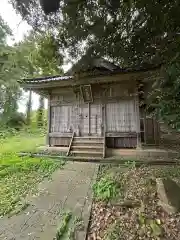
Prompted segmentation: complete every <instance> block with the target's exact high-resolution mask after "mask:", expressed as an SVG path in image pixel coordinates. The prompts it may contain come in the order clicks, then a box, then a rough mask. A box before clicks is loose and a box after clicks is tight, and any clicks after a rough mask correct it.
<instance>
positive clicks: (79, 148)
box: [71, 145, 103, 153]
mask: <svg viewBox="0 0 180 240" xmlns="http://www.w3.org/2000/svg"><path fill="white" fill-rule="evenodd" d="M72 150H73V151H86V152H89V153H91V151H92V152H101V153H103V146H97V145H95V146H92V145H90V146H83V145H82V146H81V145H79V146H74V145H73V146H71V151H72Z"/></svg>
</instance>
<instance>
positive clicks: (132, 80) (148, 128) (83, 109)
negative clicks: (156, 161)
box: [23, 59, 160, 157]
mask: <svg viewBox="0 0 180 240" xmlns="http://www.w3.org/2000/svg"><path fill="white" fill-rule="evenodd" d="M158 77H160V69H159V67H149V68H146V69H145V68H135V69H121V68H119V67H117V66H116V65H114V64H112V63H110V62H108V61H106V60H104V59H93V60H92V61H91V62H90V63H89V64H88V65H86V67H85V66H81V68H80V69H78V67H77V66H74V67H73V68H72V69H71V70H70V71H69V72H68V74H67V75H64V76H52V77H42V78H36V79H27V80H25V81H24V82H23V87H24V88H26V89H31V90H33V91H35V92H36V93H39V94H43V95H44V96H45V97H47V98H48V100H49V101H48V102H49V104H48V105H49V107H48V116H49V117H48V118H49V119H48V120H49V123H48V133H47V145H49V146H54V147H67V149H68V151H67V155H69V154H70V155H72V156H87V154H89V155H90V156H91V155H93V154H94V155H95V156H96V155H98V156H100V157H105V151H106V149H107V148H137V147H138V148H140V147H141V146H142V145H153V144H154V145H157V144H158V140H159V127H158V123H157V121H156V120H155V119H152V118H149V117H148V116H146V114H145V111H144V104H145V103H146V95H147V94H146V93H147V91H148V89H149V87H150V86H151V85H152V81H153V79H155V78H158ZM142 93H143V94H142ZM142 101H143V104H141V102H142Z"/></svg>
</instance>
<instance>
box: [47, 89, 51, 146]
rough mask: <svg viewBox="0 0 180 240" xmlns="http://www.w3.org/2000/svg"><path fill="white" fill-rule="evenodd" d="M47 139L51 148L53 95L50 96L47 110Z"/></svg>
mask: <svg viewBox="0 0 180 240" xmlns="http://www.w3.org/2000/svg"><path fill="white" fill-rule="evenodd" d="M47 115H48V116H47V138H46V144H47V145H48V146H49V147H50V137H49V133H50V131H51V94H50V93H49V95H48V109H47Z"/></svg>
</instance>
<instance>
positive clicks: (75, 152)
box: [70, 150, 103, 158]
mask: <svg viewBox="0 0 180 240" xmlns="http://www.w3.org/2000/svg"><path fill="white" fill-rule="evenodd" d="M70 155H71V156H79V157H88V158H91V157H94V156H97V157H103V152H95V151H90V150H89V151H87V150H86V151H82V150H72V151H71V152H70Z"/></svg>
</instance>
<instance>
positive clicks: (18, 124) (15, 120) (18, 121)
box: [6, 112, 26, 130]
mask: <svg viewBox="0 0 180 240" xmlns="http://www.w3.org/2000/svg"><path fill="white" fill-rule="evenodd" d="M25 123H26V120H25V116H24V115H23V114H22V113H19V112H15V113H13V114H12V115H11V116H10V117H9V118H8V119H7V121H6V125H7V126H8V127H10V128H14V129H16V130H20V129H21V128H22V127H23V126H24V125H25Z"/></svg>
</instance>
